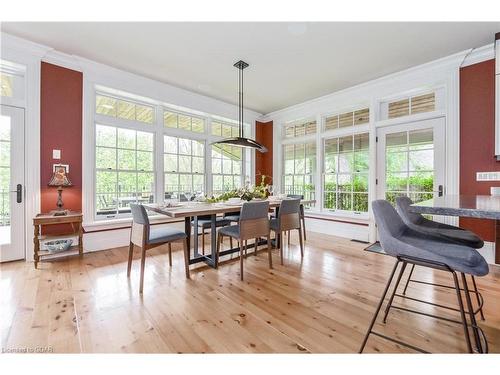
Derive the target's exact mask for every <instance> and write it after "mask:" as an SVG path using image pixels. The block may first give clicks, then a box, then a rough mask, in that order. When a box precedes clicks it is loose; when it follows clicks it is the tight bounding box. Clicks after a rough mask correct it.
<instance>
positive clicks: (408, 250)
mask: <svg viewBox="0 0 500 375" xmlns="http://www.w3.org/2000/svg"><path fill="white" fill-rule="evenodd" d="M372 209H373V214H374V216H375V222H376V224H377V227H378V232H379V236H380V244H381V246H382V248H383V249H384V251H385V252H386V253H387V254H388V255H390V256H393V257H395V258H396V259H397V260H396V263H395V265H394V268H393V269H392V272H391V275H390V277H389V280H388V282H387V284H386V286H385V289H384V292H383V294H382V297H381V298H380V301H379V304H378V306H377V309H376V311H375V314H374V315H373V318H372V321H371V323H370V326H369V327H368V330H367V333H366V335H365V338H364V340H363V342H362V344H361V348H360V349H359V352H360V353H362V352H363V350H364V348H365V345H366V342H367V341H368V338H369V336H370V335H371V334H373V335H376V336H378V337H381V338H384V339H386V340H389V341H392V342H394V343H397V344H400V345H403V346H406V347H408V348H410V349H413V350H415V351H419V352H423V353H426V351H425V350H423V349H421V348H418V347H416V346H413V345H411V344H408V343H405V342H403V341H401V340H398V339H395V338H393V337H389V336H386V335H384V334H381V333H379V332H376V331H374V330H373V326H374V324H375V322H376V320H377V316H378V314H379V312H380V309H381V307H382V305H383V303H384V300H385V297H386V295H387V292H388V290H389V287H390V285H391V282H392V280H393V278H394V275H395V273H396V270H397V268H398V266H399V264H400V263H401V269H400V271H399V274H398V276H397V279H396V284H395V286H394V289H393V291H392V293H391V295H390V298H389V301H388V304H387V307H386V309H385V314H384V320H383V321H384V323H385V322H386V319H387V316H388V314H389V311H390V309H391V308H393V309H398V310H402V311H406V312H411V313H417V314H421V315H425V316H428V317H432V318H437V319H443V320H446V321H448V322H451V323H457V324H461V325H462V326H463V329H464V335H465V341H466V344H467V349H468V351H469V352H470V353H472V351H473V350H472V345H471V339H470V335H469V327H470V328H472V331H473V334H474V339H475V344H476V350H477V351H478V352H480V353H485V352H488V342H487V340H486V336H485V335H484V332H483V331H482V330H481V329H480V328H479V327H478V325H477V322H476V319H475V314H474V312H473V308H472V302H471V298H470V294H469V289H468V285H467V279H466V277H465V275H466V274H469V275H475V276H484V275H487V274H488V272H489V268H488V264H487V263H486V261H485V260H484V258H483V257H482V256H481V254H479V253H478V252H477V250H475V249H472V248H470V247H467V246H464V245H459V244H456V243H451V242H447V241H441V240H439V239H438V238H436V237H432V236H428V235H424V234H422V233H420V232H418V231H415V230H413V229H411V228H410V227H408V226H407V225H406V224H405V223H404V222H403V220H402V219H401V217H400V216H399V215H398V214H397V212H396V210H395V209H394V207H392V206H391V204H390V203H389V202H387V201H385V200H377V201H374V202H373V203H372ZM408 264H412V265H418V266H422V267H428V268H433V269H437V270H442V271H447V272H449V273H450V274H451V275H452V277H453V281H454V285H455V292H456V295H457V302H458V309H456V311H458V312H459V313H460V317H461V320H454V319H448V318H444V317H441V316H438V315H433V314H428V313H423V312H420V311H417V310H412V309H409V308H405V307H402V306H397V305H393V301H394V297H401V298H408V297H406V296H404V295H401V294H397V293H396V292H397V289H398V286H399V283H400V282H401V277H402V276H403V273H404V271H405V269H406V266H407V265H408ZM457 273H460V274H461V279H462V284H463V290H464V291H465V300H466V304H467V311H466V309H465V308H464V303H463V300H462V294H461V292H460V290H461V288H460V283H459V279H458V276H457ZM409 299H411V298H409ZM428 303H429V304H432V305H434V306H438V307H441V305H437V304H434V303H431V302H428ZM467 315H468V316H469V320H470V324H469V322H468V320H467Z"/></svg>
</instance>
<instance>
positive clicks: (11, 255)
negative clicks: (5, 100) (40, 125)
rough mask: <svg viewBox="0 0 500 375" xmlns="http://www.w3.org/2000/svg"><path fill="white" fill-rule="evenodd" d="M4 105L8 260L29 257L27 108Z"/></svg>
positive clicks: (1, 256) (0, 206)
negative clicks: (26, 229) (27, 240)
mask: <svg viewBox="0 0 500 375" xmlns="http://www.w3.org/2000/svg"><path fill="white" fill-rule="evenodd" d="M0 107H1V113H0V262H6V261H11V260H18V259H24V258H25V243H24V237H25V236H24V110H23V109H21V108H16V107H10V106H6V105H1V106H0Z"/></svg>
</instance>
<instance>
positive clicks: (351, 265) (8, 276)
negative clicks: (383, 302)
mask: <svg viewBox="0 0 500 375" xmlns="http://www.w3.org/2000/svg"><path fill="white" fill-rule="evenodd" d="M365 246H366V245H364V244H360V243H356V242H352V241H349V240H346V239H342V238H338V237H333V236H326V235H320V234H316V233H310V234H309V235H308V241H307V242H306V250H305V256H304V259H303V260H302V261H301V258H300V251H299V248H298V246H297V238H296V237H292V245H291V246H290V248H289V249H288V248H287V249H285V265H284V266H281V265H280V264H279V257H278V254H277V252H276V251H275V254H274V259H273V260H274V266H275V267H274V269H273V270H269V269H268V264H267V255H266V252H265V251H264V252H260V253H259V254H258V256H253V255H250V254H249V255H248V257H247V259H246V260H245V269H246V271H245V281H244V282H241V281H240V280H239V274H238V272H239V264H238V262H237V260H236V257H235V259H234V260H232V261H227V262H225V263H224V264H222V265H221V266H220V267H219V269H218V270H214V269H210V268H207V267H203V266H202V267H198V268H195V269H194V270H192V272H191V274H192V279H191V280H186V279H185V277H184V271H183V257H182V251H180V247H179V246H177V245H176V246H174V250H176V251H174V256H173V258H174V265H173V267H172V268H171V269H170V268H169V267H168V259H167V258H168V257H167V251H166V247H160V248H158V249H154V250H151V251H150V252H149V256H148V258H147V260H146V276H145V287H144V295H143V296H142V297H141V296H140V295H139V293H138V289H139V285H138V281H139V261H138V258H139V251H138V250H137V249H136V253H135V257H134V265H133V271H132V277H131V279H130V280H129V279H127V277H126V259H127V249H126V248H119V249H112V250H107V251H101V252H97V253H91V254H85V255H84V257H83V258H82V259H80V258H68V259H66V260H59V261H54V262H44V263H41V266H40V268H41V269H39V270H34V269H33V264H32V263H28V264H26V263H24V262H13V263H7V264H2V265H1V266H0V316H1V321H0V338H1V347H2V348H7V349H12V348H24V347H28V348H34V347H50V348H52V350H53V351H54V352H56V353H66V352H87V353H96V352H99V353H101V352H140V353H153V352H154V353H156V352H160V353H170V352H173V353H191V352H195V353H213V352H216V353H348V352H357V351H358V349H359V346H360V343H361V340H362V338H363V335H364V334H365V331H366V328H367V326H368V324H369V322H370V319H371V317H372V314H373V312H374V309H375V307H376V304H377V302H378V299H379V297H380V295H381V293H382V290H383V287H384V285H385V282H386V280H387V277H388V275H389V272H390V270H391V268H392V266H393V264H394V260H393V258H389V257H387V256H382V255H377V254H373V253H368V252H366V251H363V250H362V249H363V248H364V247H365ZM415 276H416V277H417V278H420V279H422V280H427V281H432V280H434V281H438V282H444V283H449V282H450V281H451V280H450V279H449V275H448V274H446V273H443V272H437V271H430V270H426V269H417V271H416V272H415ZM478 286H479V289H480V291H481V292H482V293H483V295H484V298H485V301H486V304H485V310H484V311H485V315H486V321H484V322H480V325H481V327H482V328H483V329H484V331H485V332H486V335H487V336H488V341H489V344H490V352H497V353H498V352H500V272H498V270H497V269H492V271H491V273H490V275H488V276H487V277H484V278H480V279H479V280H478ZM453 293H454V292H453V291H448V290H439V289H437V288H433V287H429V286H424V285H419V284H411V286H410V288H409V292H408V294H409V295H411V296H415V297H417V298H426V299H429V300H431V301H433V302H437V303H445V304H446V303H447V304H450V305H453V306H455V301H456V300H455V295H454V294H453ZM397 303H399V304H402V305H405V306H411V307H419V308H421V309H422V310H423V311H426V312H430V313H439V314H444V315H445V316H453V314H450V312H446V311H445V312H443V310H440V309H438V308H435V307H432V306H427V305H424V306H422V305H421V304H420V305H417V304H416V303H415V302H410V301H401V300H399V301H397ZM380 320H381V319H379V321H380ZM376 328H377V330H378V331H380V332H382V333H386V334H388V335H393V336H395V337H397V338H400V339H402V340H405V341H407V342H410V343H412V344H414V345H417V346H420V347H423V348H425V349H427V350H429V351H432V352H465V350H466V347H465V343H464V339H463V331H462V328H461V327H460V326H457V325H454V324H449V323H446V322H444V321H436V320H434V319H432V318H427V317H423V316H418V315H415V314H409V313H405V312H402V311H397V310H393V311H391V313H390V315H389V319H388V322H387V324H386V325H383V324H381V323H380V322H379V323H378V324H377V326H376ZM366 352H409V350H408V349H406V348H403V347H400V346H398V345H395V344H392V343H389V342H387V341H384V340H383V339H379V338H377V337H375V336H372V337H371V338H370V340H369V341H368V345H367V347H366Z"/></svg>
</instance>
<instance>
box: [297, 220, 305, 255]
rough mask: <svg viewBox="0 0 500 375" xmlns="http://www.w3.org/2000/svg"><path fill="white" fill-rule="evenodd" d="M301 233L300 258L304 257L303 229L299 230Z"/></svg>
mask: <svg viewBox="0 0 500 375" xmlns="http://www.w3.org/2000/svg"><path fill="white" fill-rule="evenodd" d="M298 231H299V243H300V256H301V257H302V258H303V257H304V242H303V241H302V229H300V227H299V229H298Z"/></svg>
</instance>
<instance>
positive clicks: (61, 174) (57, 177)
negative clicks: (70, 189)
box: [48, 166, 72, 186]
mask: <svg viewBox="0 0 500 375" xmlns="http://www.w3.org/2000/svg"><path fill="white" fill-rule="evenodd" d="M48 185H49V186H71V185H72V184H71V181H70V180H69V178H68V176H67V175H66V168H65V167H63V166H56V167H55V170H54V173H53V174H52V177H51V178H50V181H49V184H48Z"/></svg>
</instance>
